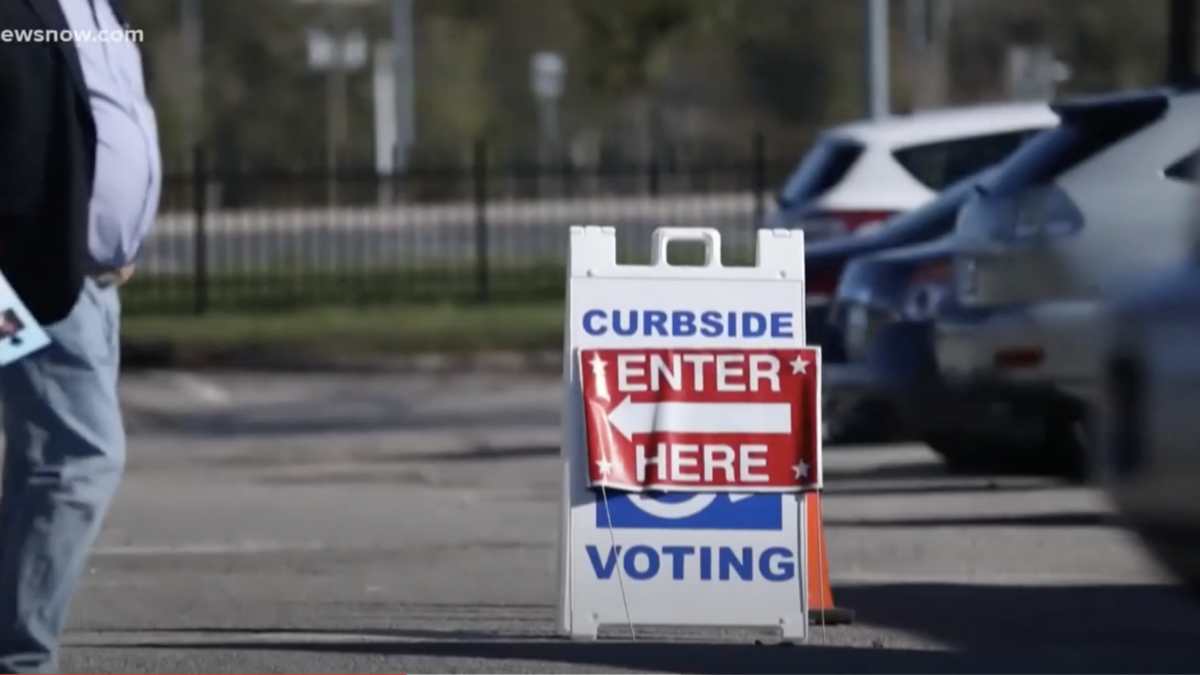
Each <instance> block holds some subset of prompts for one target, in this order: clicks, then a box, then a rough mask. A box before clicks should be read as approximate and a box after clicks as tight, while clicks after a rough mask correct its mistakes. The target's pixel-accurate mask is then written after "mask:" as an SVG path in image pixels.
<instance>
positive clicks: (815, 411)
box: [579, 347, 821, 493]
mask: <svg viewBox="0 0 1200 675" xmlns="http://www.w3.org/2000/svg"><path fill="white" fill-rule="evenodd" d="M579 358H580V371H581V372H580V375H581V379H582V382H581V384H582V392H581V393H582V394H583V399H584V427H585V432H586V434H587V444H588V461H589V470H588V481H589V484H590V485H594V486H600V485H603V486H606V487H610V488H617V489H622V490H627V491H633V492H638V491H645V490H649V491H659V490H665V491H686V492H698V493H704V492H717V491H720V492H729V493H754V492H780V491H783V492H793V491H798V490H809V489H819V488H820V486H821V469H820V454H821V440H820V428H821V412H820V354H819V352H818V351H817V350H815V349H813V348H811V347H793V348H781V349H733V348H722V349H707V350H705V349H682V348H681V349H669V348H657V349H656V348H647V349H585V350H581V352H580V357H579Z"/></svg>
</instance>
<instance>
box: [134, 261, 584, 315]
mask: <svg viewBox="0 0 1200 675" xmlns="http://www.w3.org/2000/svg"><path fill="white" fill-rule="evenodd" d="M201 293H202V296H203V298H204V302H203V308H204V310H205V311H208V312H214V313H253V314H261V313H264V312H269V313H273V312H279V311H294V310H300V309H304V310H307V309H311V308H315V307H342V308H361V307H370V306H377V305H424V304H431V305H444V304H476V303H481V302H486V303H489V304H490V303H505V304H541V303H546V302H559V303H561V302H562V300H563V297H564V294H565V293H566V269H565V267H564V266H563V265H551V264H540V265H531V266H521V267H516V266H509V267H497V268H493V269H490V270H488V274H487V276H486V278H484V279H480V277H479V275H478V271H477V270H476V269H474V268H473V267H470V266H451V265H440V266H436V267H435V266H432V265H427V266H420V267H412V268H403V269H375V270H372V269H365V270H364V269H358V270H347V271H345V272H339V271H328V270H304V271H287V270H279V271H273V270H267V271H263V272H252V273H221V274H213V275H210V276H209V277H208V278H207V279H206V281H205V283H204V284H203V291H201V289H200V288H199V284H198V282H197V280H196V278H195V277H194V276H193V275H191V274H144V275H138V276H135V277H134V279H133V280H132V281H131V282H130V283H129V284H128V285H127V286H126V287H125V288H123V289H122V291H121V300H122V304H123V306H124V308H125V313H126V314H127V315H131V316H132V315H162V314H190V313H194V312H195V310H196V308H197V307H198V305H199V304H200V303H199V301H198V298H199V297H200V296H201Z"/></svg>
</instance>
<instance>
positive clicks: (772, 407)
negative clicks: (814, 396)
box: [608, 397, 792, 441]
mask: <svg viewBox="0 0 1200 675" xmlns="http://www.w3.org/2000/svg"><path fill="white" fill-rule="evenodd" d="M608 421H609V423H610V424H612V425H613V428H614V429H616V430H617V431H619V432H620V433H621V435H622V436H624V437H625V440H630V441H631V440H633V436H634V435H635V434H653V433H659V432H676V433H681V434H790V433H792V406H791V404H789V403H693V402H683V401H651V402H647V403H635V402H634V401H633V399H632V397H626V398H625V400H623V401H621V403H620V404H618V405H617V407H616V408H613V409H612V411H611V412H609V413H608Z"/></svg>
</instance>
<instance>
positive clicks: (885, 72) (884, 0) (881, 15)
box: [863, 0, 891, 120]
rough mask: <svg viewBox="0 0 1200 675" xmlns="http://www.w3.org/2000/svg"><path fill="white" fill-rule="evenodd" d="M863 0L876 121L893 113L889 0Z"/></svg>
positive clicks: (871, 108) (869, 97)
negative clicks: (889, 47)
mask: <svg viewBox="0 0 1200 675" xmlns="http://www.w3.org/2000/svg"><path fill="white" fill-rule="evenodd" d="M863 3H864V7H863V9H864V13H865V14H866V38H867V40H866V41H867V44H866V48H867V49H866V62H867V63H866V66H867V67H866V93H867V96H866V98H867V114H868V116H870V118H871V119H873V120H881V119H883V118H885V117H887V116H888V115H890V114H891V87H890V81H891V72H890V71H891V60H890V57H889V54H888V0H863Z"/></svg>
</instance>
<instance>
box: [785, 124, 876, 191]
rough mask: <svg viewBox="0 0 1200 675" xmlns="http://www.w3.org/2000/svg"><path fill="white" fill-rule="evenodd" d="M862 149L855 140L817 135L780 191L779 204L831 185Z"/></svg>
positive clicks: (849, 166)
mask: <svg viewBox="0 0 1200 675" xmlns="http://www.w3.org/2000/svg"><path fill="white" fill-rule="evenodd" d="M863 150H864V148H863V146H862V144H861V143H858V142H857V141H852V140H849V139H845V138H837V137H833V136H828V137H824V138H822V139H820V140H819V141H817V144H816V145H814V146H813V148H812V149H811V150H809V151H808V154H806V155H805V156H804V159H802V160H800V165H799V166H797V167H796V170H795V171H794V172H793V173H792V175H791V177H790V178H788V181H787V184H786V185H784V187H783V190H781V191H780V193H779V203H780V205H783V206H788V205H793V204H799V203H800V202H804V201H808V200H810V199H814V198H816V197H820V196H821V195H823V194H825V193H826V192H828V191H829V190H831V189H833V187H834V186H836V185H837V184H838V183H840V182H841V181H842V179H843V178H845V177H846V174H847V173H849V172H850V169H851V168H852V167H853V166H854V163H855V162H857V161H858V158H859V157H861V156H862V153H863Z"/></svg>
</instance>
